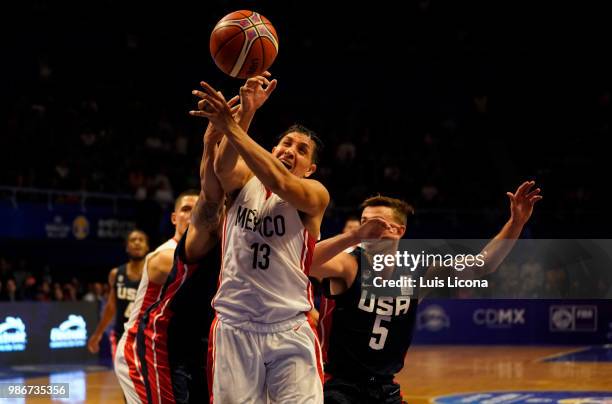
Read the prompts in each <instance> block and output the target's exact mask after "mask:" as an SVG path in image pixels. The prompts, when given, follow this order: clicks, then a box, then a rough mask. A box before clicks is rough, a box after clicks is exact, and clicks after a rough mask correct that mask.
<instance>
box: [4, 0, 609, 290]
mask: <svg viewBox="0 0 612 404" xmlns="http://www.w3.org/2000/svg"><path fill="white" fill-rule="evenodd" d="M3 7H4V10H3V13H2V15H3V17H2V19H3V20H4V23H3V24H2V25H3V26H4V27H5V28H4V31H5V33H4V34H3V35H2V61H3V62H2V74H1V78H0V80H1V81H2V100H3V103H2V109H1V110H0V117H1V118H0V122H1V124H2V127H1V129H0V131H1V132H0V133H1V136H0V164H1V167H0V168H1V169H0V185H3V186H7V187H12V188H11V189H12V190H14V189H24V188H28V189H30V188H34V189H37V190H49V189H52V190H79V191H87V192H100V193H104V194H111V195H117V194H121V195H126V196H128V197H130V198H131V197H133V196H134V195H139V196H140V197H142V198H141V199H138V200H137V201H134V202H133V204H134V205H135V206H136V207H137V208H138V209H137V210H138V211H139V212H140V214H139V215H137V217H135V218H134V220H135V222H136V223H137V225H138V226H139V227H142V228H144V229H145V230H147V232H148V233H149V234H150V235H151V238H152V246H155V245H156V243H158V242H161V241H163V240H164V239H165V238H167V237H169V236H170V235H171V234H172V229H171V226H170V224H169V222H168V209H169V206H170V204H171V203H170V202H169V201H170V200H171V197H172V196H176V195H178V193H180V192H181V191H182V190H184V189H186V188H190V187H197V185H198V177H197V174H198V171H197V169H198V165H199V159H200V155H201V133H202V130H203V128H204V125H205V122H203V121H200V120H197V119H194V118H192V117H189V116H188V115H187V111H189V110H190V109H192V107H193V105H194V98H193V96H192V95H191V89H193V88H196V87H197V85H198V82H199V81H200V80H207V81H209V82H210V83H212V84H213V85H215V86H217V87H218V88H220V89H222V90H223V92H224V93H225V95H226V96H231V95H233V94H235V93H237V91H238V87H239V86H240V84H241V82H240V81H239V80H234V79H231V78H229V77H225V76H224V75H223V74H222V73H221V72H220V71H219V70H218V69H217V68H216V67H215V65H214V63H213V61H212V59H211V57H210V54H209V51H208V40H209V35H210V31H211V30H212V27H213V26H214V25H215V23H216V21H218V20H219V19H220V18H221V17H223V16H224V15H225V14H227V13H229V12H231V11H234V10H238V9H252V10H255V11H258V12H260V13H261V14H263V15H265V16H266V17H267V18H268V19H270V20H271V22H272V23H273V24H274V26H275V28H276V31H277V32H278V35H279V39H280V52H279V55H278V58H277V60H276V62H275V63H274V65H273V66H272V68H271V69H270V70H271V71H272V73H273V75H274V77H276V78H277V79H278V80H279V86H278V89H277V91H276V92H275V94H274V95H273V96H272V97H271V98H270V100H269V101H268V103H267V104H266V105H265V106H264V107H263V108H262V109H261V110H260V111H259V112H258V115H257V116H256V118H255V122H254V124H253V126H252V129H251V131H250V133H251V135H252V136H253V137H254V138H255V139H257V140H258V141H259V142H260V143H261V144H262V145H264V146H265V147H270V148H271V147H272V146H273V139H274V138H275V137H276V135H278V134H279V133H281V132H282V131H283V130H284V129H285V128H286V127H287V126H289V125H290V124H292V123H294V122H299V123H302V124H304V125H306V126H308V127H310V128H312V129H314V130H315V131H316V132H318V133H319V135H320V136H321V138H322V139H323V140H324V142H325V143H326V148H325V151H324V153H323V158H322V161H321V164H320V165H319V169H318V173H317V174H316V177H317V178H318V179H319V180H320V181H322V182H323V184H324V185H326V186H327V187H328V189H329V190H330V194H331V196H332V204H331V205H330V207H329V208H328V213H327V217H326V220H325V222H324V224H323V228H322V234H323V236H324V237H326V236H329V235H333V234H334V233H336V232H338V231H339V230H340V229H341V226H342V224H343V222H344V219H345V217H346V216H347V215H348V214H350V213H355V212H358V209H356V208H357V206H358V205H359V203H360V202H361V201H362V200H363V199H364V198H365V197H367V196H370V195H373V194H376V193H377V192H380V193H384V194H386V195H390V196H395V197H401V198H404V199H406V200H408V201H409V202H411V203H413V204H414V205H415V208H416V211H417V215H416V216H415V217H414V218H413V220H412V221H411V223H410V224H409V230H408V237H445V238H453V237H455V238H460V237H473V238H487V237H491V236H493V235H494V234H495V233H496V232H497V230H498V229H499V228H500V227H501V226H502V225H503V223H504V222H505V221H506V219H507V217H508V214H509V211H508V201H507V197H506V196H505V192H506V191H513V190H514V189H515V188H516V187H517V186H518V185H519V184H520V182H522V181H523V180H527V179H534V180H536V182H537V184H538V185H539V186H540V187H541V188H542V190H543V194H544V196H545V198H544V200H543V201H542V202H540V203H539V204H538V206H537V209H536V212H535V214H534V217H533V218H532V220H531V222H530V223H529V224H528V226H527V229H526V231H525V236H526V237H549V238H571V237H584V238H608V237H609V236H610V230H609V224H610V219H609V214H608V212H607V205H606V204H605V202H604V201H606V199H607V198H606V196H607V192H606V191H607V188H608V184H609V181H608V176H609V172H610V167H609V166H610V164H609V157H608V154H609V152H608V150H609V149H608V144H609V138H610V134H611V133H610V132H611V129H610V118H611V112H612V110H611V108H612V106H611V100H610V90H611V84H612V83H611V79H610V74H611V72H612V70H611V67H612V66H611V62H610V58H609V53H610V30H609V29H608V25H609V24H607V22H606V20H605V17H606V16H607V15H608V14H607V13H606V10H605V9H604V7H603V6H602V7H599V8H597V7H593V6H585V5H583V4H581V3H574V4H572V5H571V6H562V5H560V4H552V3H551V4H539V5H534V4H532V3H526V2H525V3H520V2H497V1H495V2H486V1H461V2H450V1H449V2H444V1H436V0H429V1H425V0H422V1H407V2H402V3H397V2H366V3H356V2H341V3H339V2H329V1H328V2H303V1H282V2H278V1H277V2H256V3H255V2H231V1H199V2H177V3H170V2H164V3H161V4H159V3H153V2H141V1H139V2H123V1H115V0H107V1H89V2H82V3H76V2H54V1H46V0H38V1H32V0H26V1H22V2H19V3H18V4H11V6H3ZM143 190H144V194H142V192H143ZM11 192H13V191H6V189H5V190H4V191H3V193H0V195H1V196H3V197H4V198H5V199H8V198H10V197H11V195H13V194H12V193H11ZM139 192H140V194H139ZM143 195H144V196H143ZM49 198H51V199H53V202H54V203H64V204H75V206H78V205H79V203H80V202H81V200H80V199H79V198H78V197H66V196H63V197H62V196H48V195H46V194H44V192H43V193H42V194H31V193H27V192H24V193H20V194H19V198H18V199H19V200H28V201H34V202H40V203H47V202H48V200H49ZM90 203H100V204H104V203H109V202H108V201H105V199H104V198H101V199H100V200H99V201H97V202H96V201H94V202H90ZM0 225H1V224H0ZM0 243H1V244H0V246H1V249H0V257H2V258H3V259H4V261H5V262H6V264H3V267H4V270H3V274H4V276H5V277H6V276H10V273H11V271H14V270H15V268H16V267H17V266H20V265H22V264H21V263H20V262H21V261H22V260H25V261H26V262H25V264H23V265H25V266H26V267H27V271H29V272H31V273H33V274H36V273H41V271H46V272H45V273H49V272H50V273H52V274H56V277H64V278H69V277H71V276H72V275H73V274H74V271H75V270H78V271H79V276H80V277H81V279H83V280H93V279H99V280H103V279H104V278H105V276H106V273H107V271H108V270H109V269H110V267H111V266H113V265H116V263H118V262H117V261H120V260H122V259H124V256H123V252H122V245H121V241H120V240H115V241H112V242H106V243H102V244H100V243H99V242H94V241H91V242H88V241H79V242H75V241H70V242H68V241H67V242H66V243H58V242H55V244H54V247H53V248H52V249H51V250H53V252H54V253H53V252H49V255H48V256H45V257H44V258H41V257H33V255H34V254H32V252H33V251H36V250H37V249H39V248H40V243H41V241H40V240H38V241H33V240H28V239H15V238H5V239H3V240H1V241H0ZM79 254H81V256H82V255H83V254H86V255H87V256H88V257H91V256H92V254H94V255H93V256H94V257H95V256H96V254H99V256H100V260H99V264H98V265H95V264H87V265H79V264H78V262H81V261H84V260H82V259H81V258H82V257H81V258H79ZM66 255H69V256H73V257H74V265H66V263H65V261H66V260H65V259H60V256H62V257H65V256H66ZM89 261H90V260H87V262H89Z"/></svg>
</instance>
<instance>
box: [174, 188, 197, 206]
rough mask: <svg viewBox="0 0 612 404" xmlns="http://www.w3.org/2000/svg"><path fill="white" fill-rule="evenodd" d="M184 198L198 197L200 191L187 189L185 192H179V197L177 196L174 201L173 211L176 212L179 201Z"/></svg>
mask: <svg viewBox="0 0 612 404" xmlns="http://www.w3.org/2000/svg"><path fill="white" fill-rule="evenodd" d="M186 196H200V191H198V190H197V189H188V190H186V191H183V192H181V193H180V194H179V196H177V197H176V199H175V200H174V210H176V208H177V207H178V205H179V203H181V199H183V198H184V197H186Z"/></svg>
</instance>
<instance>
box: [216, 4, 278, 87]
mask: <svg viewBox="0 0 612 404" xmlns="http://www.w3.org/2000/svg"><path fill="white" fill-rule="evenodd" d="M277 53H278V36H277V35H276V30H275V29H274V27H273V26H272V23H270V21H269V20H268V19H267V18H266V17H264V16H263V15H261V14H258V13H255V12H253V11H247V10H240V11H235V12H233V13H230V14H228V15H226V16H225V17H223V18H222V19H221V20H220V21H219V22H218V23H217V25H215V29H213V32H212V34H211V35H210V54H211V55H212V57H213V59H214V60H215V63H216V64H217V66H218V67H219V69H221V70H222V71H223V72H224V73H226V74H229V75H230V76H232V77H238V78H240V79H245V78H248V77H253V76H257V75H258V74H261V73H263V72H264V71H265V70H267V69H268V68H269V67H270V66H272V62H274V59H275V58H276V54H277Z"/></svg>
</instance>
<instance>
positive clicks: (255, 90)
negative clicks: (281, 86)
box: [240, 71, 277, 113]
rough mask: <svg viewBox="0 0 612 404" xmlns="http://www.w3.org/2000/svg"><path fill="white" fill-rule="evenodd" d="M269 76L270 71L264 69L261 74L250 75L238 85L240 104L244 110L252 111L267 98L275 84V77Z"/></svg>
mask: <svg viewBox="0 0 612 404" xmlns="http://www.w3.org/2000/svg"><path fill="white" fill-rule="evenodd" d="M270 76H271V74H270V72H268V71H265V72H264V73H262V75H261V76H255V77H251V78H250V79H248V80H247V81H246V82H245V83H244V85H243V86H242V87H240V105H241V106H242V110H243V111H244V112H246V113H254V112H255V111H256V110H257V109H259V108H260V107H261V106H262V105H263V104H264V103H265V102H266V101H267V100H268V98H269V97H270V95H271V94H272V92H273V91H274V89H275V88H276V84H277V81H276V79H274V80H272V81H270V80H269V78H270Z"/></svg>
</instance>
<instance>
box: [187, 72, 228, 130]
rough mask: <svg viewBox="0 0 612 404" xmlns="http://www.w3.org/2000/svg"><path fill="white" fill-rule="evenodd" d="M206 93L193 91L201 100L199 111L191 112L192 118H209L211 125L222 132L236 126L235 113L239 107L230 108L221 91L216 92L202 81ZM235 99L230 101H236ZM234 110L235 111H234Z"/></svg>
mask: <svg viewBox="0 0 612 404" xmlns="http://www.w3.org/2000/svg"><path fill="white" fill-rule="evenodd" d="M200 84H201V85H202V89H203V90H204V91H199V90H193V91H192V92H191V93H192V94H193V95H196V96H198V97H200V98H201V100H200V101H199V102H198V108H199V110H198V111H195V110H193V111H189V114H190V115H192V116H199V117H203V118H208V120H209V121H210V123H212V124H213V126H215V128H216V129H217V130H218V131H220V132H227V130H228V128H229V127H230V126H231V125H235V124H236V123H235V121H234V113H235V111H236V110H237V108H238V107H239V106H237V105H235V106H233V107H232V106H230V105H228V102H227V101H225V97H224V96H223V94H222V93H221V91H217V90H215V89H214V88H213V87H212V86H210V85H209V84H208V83H206V82H204V81H202V82H201V83H200ZM235 98H236V97H234V98H233V99H232V100H230V101H234V100H235ZM232 108H233V109H234V111H232Z"/></svg>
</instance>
